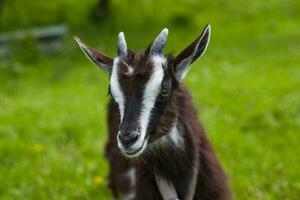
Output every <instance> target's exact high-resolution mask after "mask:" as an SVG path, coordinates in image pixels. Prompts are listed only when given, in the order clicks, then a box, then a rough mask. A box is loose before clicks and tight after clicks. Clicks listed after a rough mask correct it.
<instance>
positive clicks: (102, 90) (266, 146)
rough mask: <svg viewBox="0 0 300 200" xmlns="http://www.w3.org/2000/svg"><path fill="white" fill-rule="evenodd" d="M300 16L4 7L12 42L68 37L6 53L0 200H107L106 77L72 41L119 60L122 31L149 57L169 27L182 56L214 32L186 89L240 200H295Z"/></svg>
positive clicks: (215, 5) (4, 26)
mask: <svg viewBox="0 0 300 200" xmlns="http://www.w3.org/2000/svg"><path fill="white" fill-rule="evenodd" d="M299 11H300V1H297V0H285V1H282V0H268V1H261V0H252V1H241V0H179V1H172V0H152V1H151V0H140V1H130V0H108V6H107V8H106V7H105V5H104V6H103V7H100V8H99V0H86V1H80V0H52V1H38V0H30V1H23V0H0V32H2V33H6V36H7V35H9V36H11V35H13V33H14V32H15V31H17V30H30V29H32V28H33V27H47V26H52V25H57V24H60V25H61V24H63V25H64V26H66V27H68V32H67V33H66V34H64V35H63V37H62V39H61V40H60V41H59V43H60V44H61V47H60V48H59V49H58V50H55V51H53V52H46V53H45V52H41V51H40V50H38V49H37V48H36V46H37V44H38V43H39V42H40V41H37V39H35V38H32V37H29V38H25V39H21V40H20V39H19V40H11V41H10V42H9V45H2V47H1V43H0V50H1V48H2V50H3V49H4V51H6V50H7V49H9V51H8V52H6V53H4V54H3V55H2V56H1V55H0V56H1V57H0V199H111V198H112V197H111V194H110V191H109V190H108V189H107V186H106V184H107V179H106V175H107V172H108V167H109V166H108V164H107V162H106V160H105V158H104V156H103V154H104V152H103V150H104V146H105V142H106V138H107V131H106V118H105V116H106V104H107V101H108V98H109V97H108V96H107V86H108V76H107V74H105V72H103V71H102V70H100V69H98V68H97V67H95V66H94V65H93V64H91V63H90V62H89V61H88V60H87V59H86V58H85V56H84V55H83V54H82V53H81V52H80V50H79V48H78V47H77V46H76V45H75V43H74V42H73V40H72V37H73V35H78V36H80V37H81V39H82V40H84V41H86V42H87V43H88V44H91V46H94V47H96V48H97V49H99V50H101V51H103V52H105V53H107V54H108V55H111V56H115V55H116V36H117V33H118V32H120V31H124V32H125V35H126V38H127V42H128V45H129V47H130V48H131V49H133V50H142V49H144V48H145V47H146V46H147V45H148V44H149V43H150V42H151V41H152V40H153V39H154V37H155V36H156V35H157V34H158V33H159V32H160V31H161V29H162V28H164V27H168V28H169V31H170V34H169V39H168V43H167V47H166V51H165V52H173V53H174V54H176V53H178V52H180V50H182V49H183V48H184V47H185V46H186V45H188V44H189V43H190V42H191V41H192V40H193V39H195V38H196V37H197V36H198V35H199V34H200V33H201V31H202V28H203V27H204V26H205V25H206V24H207V23H210V24H211V26H212V37H211V43H210V45H209V48H208V51H207V52H206V55H205V56H204V57H202V58H201V60H199V61H197V62H196V63H195V64H194V65H193V67H192V70H191V71H190V73H189V74H188V76H187V77H186V79H185V83H186V84H187V86H188V87H189V88H190V90H191V92H192V94H193V96H194V102H195V104H196V106H197V109H198V110H199V113H200V116H199V118H201V120H202V123H203V124H204V126H205V128H206V130H207V134H208V136H209V138H210V140H211V142H212V143H213V145H214V148H215V151H216V153H217V155H218V157H219V159H220V160H221V162H222V165H223V166H224V168H225V171H226V172H227V174H228V176H229V180H230V184H231V187H232V190H233V193H234V197H235V199H250V200H251V199H263V200H268V199H280V200H282V199H286V200H293V199H295V200H296V199H299V198H300V172H299V170H300V168H299V164H300V156H299V154H300V145H299V141H300V133H299V130H300V66H299V64H300V56H299V52H300V28H299V25H300V12H299ZM46 47H47V46H46ZM49 48H50V47H49Z"/></svg>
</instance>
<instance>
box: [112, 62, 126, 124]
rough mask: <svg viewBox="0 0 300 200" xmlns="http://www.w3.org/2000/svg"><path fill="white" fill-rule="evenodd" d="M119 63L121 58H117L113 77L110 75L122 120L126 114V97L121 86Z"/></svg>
mask: <svg viewBox="0 0 300 200" xmlns="http://www.w3.org/2000/svg"><path fill="white" fill-rule="evenodd" d="M118 63H119V58H115V60H114V64H113V68H112V73H111V77H110V90H111V93H112V95H113V97H114V99H115V101H116V102H117V103H118V105H119V110H120V115H121V121H122V119H123V116H124V109H125V98H124V95H123V92H122V91H121V87H120V84H119V80H118Z"/></svg>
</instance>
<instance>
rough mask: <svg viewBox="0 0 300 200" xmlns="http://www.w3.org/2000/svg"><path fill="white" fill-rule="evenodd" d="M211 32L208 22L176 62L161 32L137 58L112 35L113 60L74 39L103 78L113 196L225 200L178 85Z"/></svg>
mask: <svg viewBox="0 0 300 200" xmlns="http://www.w3.org/2000/svg"><path fill="white" fill-rule="evenodd" d="M210 33H211V28H210V25H207V26H206V27H205V29H204V30H203V32H202V33H201V35H200V36H199V37H197V38H196V40H195V41H194V42H192V43H191V44H190V45H189V46H188V47H186V48H185V49H184V50H183V51H182V52H181V53H179V54H178V55H177V56H176V57H173V56H171V55H168V56H165V55H164V54H163V49H164V46H165V44H166V40H167V36H168V29H166V28H165V29H163V30H162V32H161V33H160V34H159V35H158V36H157V37H156V39H155V40H154V42H152V44H151V45H150V46H149V47H148V48H147V49H146V50H145V51H144V52H141V53H134V52H132V51H130V50H128V49H127V44H126V41H125V37H124V33H123V32H121V33H119V35H118V56H117V57H116V58H114V59H113V58H111V57H109V56H106V55H105V54H103V53H101V52H98V51H96V50H95V49H93V48H90V47H89V46H87V45H86V44H85V43H83V42H82V41H81V40H80V39H79V38H77V37H75V38H74V39H75V41H76V42H77V43H78V45H79V47H80V48H81V49H82V51H83V52H84V53H85V54H86V56H87V57H88V58H89V59H90V60H91V61H92V62H94V63H95V64H96V65H98V66H101V67H102V68H103V69H104V70H105V71H107V72H108V73H109V75H110V84H109V94H110V96H111V98H110V101H109V105H108V128H109V140H108V144H107V146H106V156H107V158H108V160H109V164H110V173H109V181H110V184H109V186H110V188H111V190H112V192H113V195H114V197H115V198H116V199H117V198H120V197H122V198H123V199H136V200H148V199H149V200H153V199H154V200H160V199H164V200H166V199H181V200H192V199H194V200H196V199H197V200H199V199H203V200H204V199H205V200H206V199H215V200H228V199H231V193H230V189H229V186H228V183H227V177H226V175H225V173H224V171H223V170H222V168H221V166H220V164H219V162H218V160H217V158H216V155H215V153H214V151H213V149H212V146H211V144H210V142H209V141H208V139H207V137H206V135H205V132H204V129H203V128H202V126H201V124H200V123H199V122H198V120H197V119H198V117H197V111H196V109H195V107H194V106H193V103H192V97H191V95H190V93H189V91H188V90H187V88H186V87H185V86H184V84H183V83H182V81H183V79H184V77H185V76H186V74H187V72H188V70H189V69H190V66H191V64H192V63H193V62H194V61H195V60H196V59H197V58H199V57H201V56H202V55H203V53H204V52H205V50H206V48H207V46H208V43H209V39H210ZM120 152H121V153H120Z"/></svg>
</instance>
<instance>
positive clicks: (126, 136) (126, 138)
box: [118, 131, 139, 148]
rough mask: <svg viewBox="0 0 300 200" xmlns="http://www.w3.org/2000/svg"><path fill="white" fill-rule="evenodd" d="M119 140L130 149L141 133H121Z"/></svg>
mask: <svg viewBox="0 0 300 200" xmlns="http://www.w3.org/2000/svg"><path fill="white" fill-rule="evenodd" d="M118 137H119V140H120V142H121V143H122V145H124V147H125V148H129V147H130V146H132V145H133V144H134V143H135V142H136V141H137V139H138V138H139V133H138V132H137V131H133V132H130V133H122V132H121V133H119V136H118Z"/></svg>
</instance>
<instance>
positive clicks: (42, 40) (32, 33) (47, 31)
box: [0, 0, 68, 56]
mask: <svg viewBox="0 0 300 200" xmlns="http://www.w3.org/2000/svg"><path fill="white" fill-rule="evenodd" d="M0 1H1V0H0ZM67 32H68V27H67V26H66V25H54V26H49V27H43V28H32V29H28V30H17V31H12V32H5V33H0V56H3V55H6V54H8V53H9V52H10V50H11V48H12V46H13V45H14V44H18V43H21V42H22V41H26V40H31V41H33V43H34V44H35V45H36V46H35V47H36V48H37V49H38V50H39V51H43V52H46V53H47V52H53V51H57V50H59V49H61V48H62V40H63V38H64V36H65V35H66V34H67Z"/></svg>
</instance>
